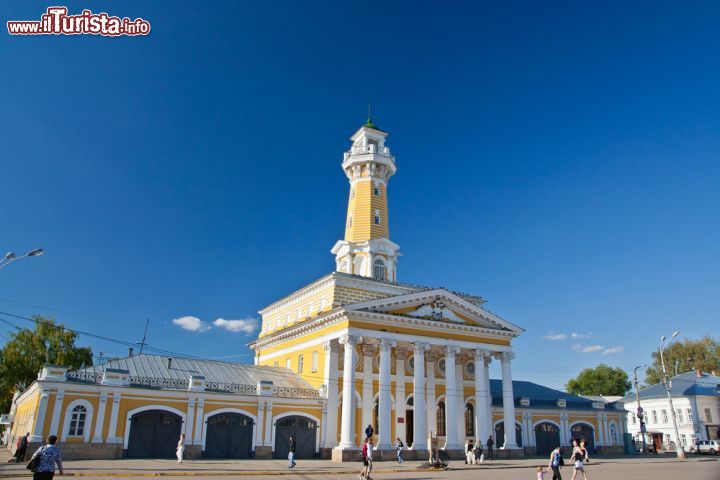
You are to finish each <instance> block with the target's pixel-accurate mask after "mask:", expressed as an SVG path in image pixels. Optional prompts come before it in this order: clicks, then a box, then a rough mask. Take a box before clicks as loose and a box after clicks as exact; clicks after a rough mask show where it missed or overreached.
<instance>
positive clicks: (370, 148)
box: [344, 144, 392, 160]
mask: <svg viewBox="0 0 720 480" xmlns="http://www.w3.org/2000/svg"><path fill="white" fill-rule="evenodd" d="M365 154H374V155H379V156H381V157H388V158H389V157H391V156H392V155H390V149H389V148H388V147H382V148H380V147H378V146H377V145H373V144H370V145H353V146H352V147H350V150H348V151H347V152H345V156H344V160H347V158H348V157H349V156H350V155H365Z"/></svg>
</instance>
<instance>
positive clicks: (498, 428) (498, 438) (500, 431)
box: [495, 422, 523, 448]
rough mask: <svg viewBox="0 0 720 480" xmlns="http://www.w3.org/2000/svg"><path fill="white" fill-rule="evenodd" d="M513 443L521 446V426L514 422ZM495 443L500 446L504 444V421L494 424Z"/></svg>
mask: <svg viewBox="0 0 720 480" xmlns="http://www.w3.org/2000/svg"><path fill="white" fill-rule="evenodd" d="M515 443H516V444H517V446H518V447H522V446H523V444H522V427H521V426H520V424H519V423H516V424H515ZM495 445H496V446H497V447H498V448H502V447H503V446H504V445H505V422H499V423H498V424H497V425H495Z"/></svg>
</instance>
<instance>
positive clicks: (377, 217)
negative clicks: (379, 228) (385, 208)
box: [375, 210, 380, 225]
mask: <svg viewBox="0 0 720 480" xmlns="http://www.w3.org/2000/svg"><path fill="white" fill-rule="evenodd" d="M375 225H380V210H375Z"/></svg>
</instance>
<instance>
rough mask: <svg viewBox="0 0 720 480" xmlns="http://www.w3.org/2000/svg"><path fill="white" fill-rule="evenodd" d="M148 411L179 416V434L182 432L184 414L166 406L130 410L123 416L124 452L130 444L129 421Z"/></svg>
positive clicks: (145, 406) (149, 406)
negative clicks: (158, 411) (134, 416)
mask: <svg viewBox="0 0 720 480" xmlns="http://www.w3.org/2000/svg"><path fill="white" fill-rule="evenodd" d="M148 410H161V411H165V412H170V413H174V414H175V415H179V416H180V418H181V419H182V423H183V425H180V432H182V431H183V429H184V427H185V412H181V411H180V410H178V409H177V408H173V407H168V406H167V405H143V406H142V407H137V408H133V409H132V410H129V411H128V412H127V415H126V416H125V438H124V439H123V448H124V449H125V450H127V448H128V443H129V442H130V420H132V417H133V415H135V414H137V413H142V412H146V411H148Z"/></svg>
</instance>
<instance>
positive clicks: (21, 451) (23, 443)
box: [15, 432, 30, 463]
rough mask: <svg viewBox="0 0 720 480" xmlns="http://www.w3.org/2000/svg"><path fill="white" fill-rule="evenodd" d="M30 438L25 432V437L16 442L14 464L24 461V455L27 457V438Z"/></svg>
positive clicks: (28, 433)
mask: <svg viewBox="0 0 720 480" xmlns="http://www.w3.org/2000/svg"><path fill="white" fill-rule="evenodd" d="M29 436H30V432H27V433H26V434H25V435H23V436H22V438H21V439H20V440H18V444H17V450H15V463H20V462H24V461H25V455H27V448H28V437H29Z"/></svg>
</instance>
